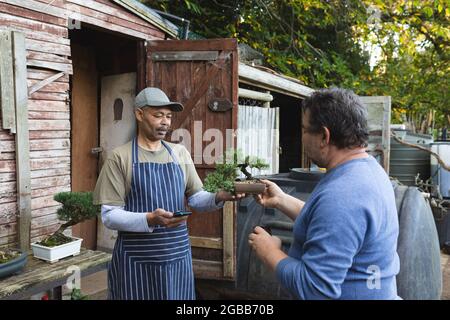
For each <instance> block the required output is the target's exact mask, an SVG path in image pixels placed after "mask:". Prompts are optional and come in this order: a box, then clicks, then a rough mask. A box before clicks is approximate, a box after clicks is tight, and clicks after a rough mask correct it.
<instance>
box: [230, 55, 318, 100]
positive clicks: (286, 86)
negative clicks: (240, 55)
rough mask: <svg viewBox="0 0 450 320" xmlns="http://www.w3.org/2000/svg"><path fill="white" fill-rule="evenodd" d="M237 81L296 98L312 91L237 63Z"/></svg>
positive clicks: (312, 90)
mask: <svg viewBox="0 0 450 320" xmlns="http://www.w3.org/2000/svg"><path fill="white" fill-rule="evenodd" d="M239 81H241V82H245V83H248V84H251V85H254V86H257V87H261V88H265V89H268V90H271V91H276V92H280V93H283V94H287V95H290V96H294V97H297V98H304V97H307V96H310V95H311V94H312V93H313V92H314V89H311V88H309V87H307V86H304V85H301V84H299V83H296V82H294V81H290V80H288V79H285V78H283V77H280V76H277V75H275V74H271V73H269V72H265V71H262V70H258V69H256V68H253V67H250V66H248V65H246V64H244V63H239Z"/></svg>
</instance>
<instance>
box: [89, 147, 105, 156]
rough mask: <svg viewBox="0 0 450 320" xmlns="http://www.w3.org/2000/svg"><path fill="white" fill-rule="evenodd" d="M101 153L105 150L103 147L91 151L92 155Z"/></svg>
mask: <svg viewBox="0 0 450 320" xmlns="http://www.w3.org/2000/svg"><path fill="white" fill-rule="evenodd" d="M100 152H103V148H102V147H95V148H92V149H91V153H92V154H97V153H100Z"/></svg>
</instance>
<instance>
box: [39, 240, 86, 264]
mask: <svg viewBox="0 0 450 320" xmlns="http://www.w3.org/2000/svg"><path fill="white" fill-rule="evenodd" d="M72 239H73V241H71V242H68V243H64V244H61V245H59V246H55V247H46V246H43V245H40V244H38V243H32V244H31V248H32V249H33V255H34V257H36V258H38V259H41V260H45V261H49V262H50V263H54V262H58V261H59V259H62V258H65V257H68V256H76V255H78V254H79V253H80V249H81V242H82V241H83V239H80V238H75V237H72Z"/></svg>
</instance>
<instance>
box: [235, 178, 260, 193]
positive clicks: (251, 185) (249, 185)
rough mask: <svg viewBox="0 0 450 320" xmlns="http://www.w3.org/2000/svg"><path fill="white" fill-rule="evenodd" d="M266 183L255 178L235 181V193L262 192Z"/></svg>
mask: <svg viewBox="0 0 450 320" xmlns="http://www.w3.org/2000/svg"><path fill="white" fill-rule="evenodd" d="M265 188H266V185H265V184H264V183H262V182H257V181H255V180H244V181H235V182H234V192H235V193H249V194H260V193H263V192H264V189H265Z"/></svg>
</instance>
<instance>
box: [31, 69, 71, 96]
mask: <svg viewBox="0 0 450 320" xmlns="http://www.w3.org/2000/svg"><path fill="white" fill-rule="evenodd" d="M63 75H64V72H60V73H57V74H55V75H53V76H51V77H48V78H47V79H44V80H42V81H40V82H38V83H36V84H35V85H33V86H31V87H30V88H28V94H29V95H31V94H32V93H33V92H36V91H38V90H39V89H41V88H43V87H45V86H46V85H48V84H49V83H52V82H53V81H55V80H57V79H59V78H61V77H62V76H63Z"/></svg>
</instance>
